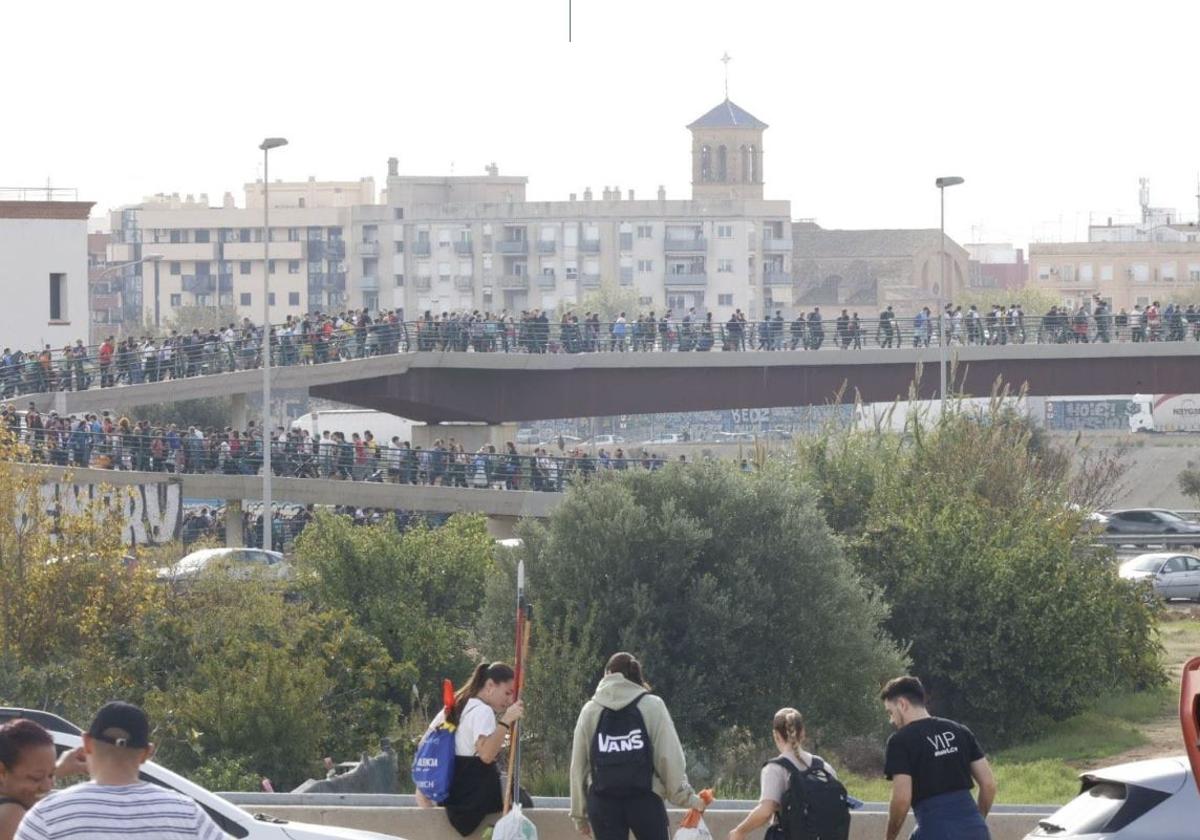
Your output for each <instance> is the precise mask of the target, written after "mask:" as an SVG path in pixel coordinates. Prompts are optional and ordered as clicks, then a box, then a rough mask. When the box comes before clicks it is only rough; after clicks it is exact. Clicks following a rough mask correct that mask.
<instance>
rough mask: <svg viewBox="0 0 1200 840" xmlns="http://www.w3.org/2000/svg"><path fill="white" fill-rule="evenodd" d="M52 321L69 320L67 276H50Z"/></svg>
mask: <svg viewBox="0 0 1200 840" xmlns="http://www.w3.org/2000/svg"><path fill="white" fill-rule="evenodd" d="M50 320H51V321H65V320H67V275H65V274H51V275H50Z"/></svg>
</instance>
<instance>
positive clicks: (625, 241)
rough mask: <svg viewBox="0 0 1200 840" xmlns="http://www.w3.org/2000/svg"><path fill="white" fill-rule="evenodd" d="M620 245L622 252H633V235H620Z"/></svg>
mask: <svg viewBox="0 0 1200 840" xmlns="http://www.w3.org/2000/svg"><path fill="white" fill-rule="evenodd" d="M620 245H621V250H622V251H632V250H633V234H632V233H622V234H621V243H620Z"/></svg>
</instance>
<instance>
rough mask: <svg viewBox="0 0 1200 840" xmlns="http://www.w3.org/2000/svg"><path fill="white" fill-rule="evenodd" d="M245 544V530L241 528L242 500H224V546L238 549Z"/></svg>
mask: <svg viewBox="0 0 1200 840" xmlns="http://www.w3.org/2000/svg"><path fill="white" fill-rule="evenodd" d="M245 544H246V534H245V529H243V528H242V500H241V499H226V500H225V545H227V546H229V547H230V548H240V547H241V546H244V545H245Z"/></svg>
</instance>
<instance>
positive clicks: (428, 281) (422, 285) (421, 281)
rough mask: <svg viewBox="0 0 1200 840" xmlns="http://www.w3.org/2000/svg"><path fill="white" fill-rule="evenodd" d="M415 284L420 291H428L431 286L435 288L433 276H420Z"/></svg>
mask: <svg viewBox="0 0 1200 840" xmlns="http://www.w3.org/2000/svg"><path fill="white" fill-rule="evenodd" d="M413 285H415V286H416V288H417V291H418V292H428V291H429V290H430V289H431V288H433V278H432V277H418V278H417V280H416V282H415V283H414V284H413Z"/></svg>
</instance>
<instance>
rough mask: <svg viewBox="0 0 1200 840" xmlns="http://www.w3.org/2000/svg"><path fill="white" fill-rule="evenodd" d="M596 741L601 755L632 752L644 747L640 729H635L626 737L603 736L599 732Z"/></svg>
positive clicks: (644, 743)
mask: <svg viewBox="0 0 1200 840" xmlns="http://www.w3.org/2000/svg"><path fill="white" fill-rule="evenodd" d="M597 739H598V743H597V747H598V748H599V750H600V752H602V753H614V752H632V751H633V750H640V749H644V748H645V746H646V742H645V740H644V739H643V738H642V730H640V729H635V730H633V731H632V732H630V733H629V734H628V735H605V734H604V733H602V732H601V733H597Z"/></svg>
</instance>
